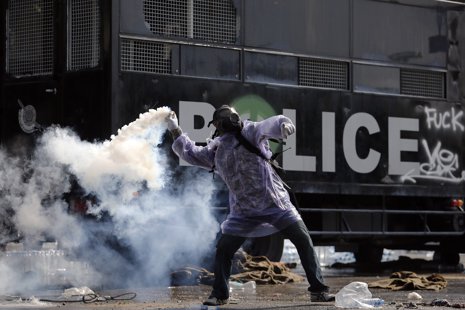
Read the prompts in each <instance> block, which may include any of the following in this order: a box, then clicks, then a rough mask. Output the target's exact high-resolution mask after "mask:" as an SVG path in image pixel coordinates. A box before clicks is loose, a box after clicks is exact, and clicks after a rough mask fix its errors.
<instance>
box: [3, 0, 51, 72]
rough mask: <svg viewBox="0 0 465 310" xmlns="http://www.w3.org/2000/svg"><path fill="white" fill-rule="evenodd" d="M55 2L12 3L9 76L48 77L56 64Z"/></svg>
mask: <svg viewBox="0 0 465 310" xmlns="http://www.w3.org/2000/svg"><path fill="white" fill-rule="evenodd" d="M53 4H54V1H53V0H34V1H31V0H9V1H8V12H7V64H6V65H7V69H6V70H7V72H8V73H9V74H11V75H13V76H15V77H21V76H30V75H48V74H52V72H53V63H54V50H53V45H54V37H55V33H54V28H53V22H54V16H53Z"/></svg>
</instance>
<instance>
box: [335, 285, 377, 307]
mask: <svg viewBox="0 0 465 310" xmlns="http://www.w3.org/2000/svg"><path fill="white" fill-rule="evenodd" d="M383 304H384V300H382V299H379V298H372V295H371V292H370V291H369V290H368V284H366V283H365V282H352V283H349V284H347V285H346V286H344V287H343V288H342V289H341V290H340V291H339V292H337V293H336V307H339V308H376V307H381V306H382V305H383Z"/></svg>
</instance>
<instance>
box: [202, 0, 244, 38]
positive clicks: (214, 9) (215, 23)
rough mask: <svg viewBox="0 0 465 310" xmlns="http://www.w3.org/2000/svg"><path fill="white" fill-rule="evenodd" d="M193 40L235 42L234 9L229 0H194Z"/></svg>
mask: <svg viewBox="0 0 465 310" xmlns="http://www.w3.org/2000/svg"><path fill="white" fill-rule="evenodd" d="M194 38H196V39H199V40H205V41H217V42H224V43H234V42H235V41H236V9H235V8H234V6H233V4H232V3H231V1H230V0H215V1H212V0H194Z"/></svg>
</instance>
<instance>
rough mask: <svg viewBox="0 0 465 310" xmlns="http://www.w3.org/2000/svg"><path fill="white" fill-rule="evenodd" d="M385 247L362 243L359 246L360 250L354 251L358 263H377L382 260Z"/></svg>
mask: <svg viewBox="0 0 465 310" xmlns="http://www.w3.org/2000/svg"><path fill="white" fill-rule="evenodd" d="M383 251H384V249H383V248H382V247H380V246H376V245H371V244H362V245H359V246H358V251H357V252H355V253H354V256H355V260H356V262H357V264H370V265H375V264H379V263H380V262H381V259H382V258H383Z"/></svg>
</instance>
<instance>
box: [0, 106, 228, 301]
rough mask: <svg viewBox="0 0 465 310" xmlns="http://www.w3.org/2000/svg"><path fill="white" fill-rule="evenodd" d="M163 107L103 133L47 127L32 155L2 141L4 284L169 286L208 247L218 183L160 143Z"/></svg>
mask: <svg viewBox="0 0 465 310" xmlns="http://www.w3.org/2000/svg"><path fill="white" fill-rule="evenodd" d="M169 112H170V110H169V108H167V107H163V108H159V109H157V110H150V111H148V112H146V113H144V114H141V115H140V116H139V118H138V119H137V120H135V121H134V122H132V123H130V124H128V125H126V126H124V127H123V128H121V129H120V130H119V131H118V133H117V135H115V136H112V137H111V138H110V139H109V140H107V141H104V142H95V143H90V142H86V141H82V140H81V139H80V138H79V137H78V136H77V135H76V134H75V133H74V132H72V131H71V130H69V129H66V128H60V127H50V128H48V129H46V130H45V132H44V133H43V134H42V136H41V137H40V139H39V140H38V142H37V146H36V148H35V150H34V153H33V156H32V157H29V158H26V157H25V158H19V157H12V156H8V155H7V152H6V151H5V150H0V171H1V174H2V178H0V195H1V197H2V199H1V201H0V218H1V220H0V242H1V244H3V245H6V251H5V252H4V255H2V256H1V257H0V273H1V274H2V277H1V278H0V291H1V292H11V291H16V292H21V291H22V290H29V289H34V288H37V287H40V286H44V285H47V284H48V285H53V284H63V285H69V286H82V285H86V286H99V287H101V286H106V287H109V286H116V287H124V286H129V285H132V286H134V285H149V284H150V285H167V284H168V283H169V280H170V277H169V273H170V272H171V271H172V270H173V269H175V268H179V267H183V266H185V265H187V264H189V265H191V264H197V263H199V261H200V259H201V258H202V257H204V256H205V254H206V253H207V252H208V251H211V250H212V244H213V241H214V239H215V237H216V234H217V232H218V230H219V225H218V223H217V221H216V219H215V218H214V216H213V215H212V214H211V208H210V206H211V203H212V197H213V195H214V192H215V185H214V183H213V182H212V177H211V175H209V174H208V173H207V172H206V171H205V172H204V171H201V170H199V169H197V168H194V167H191V168H188V169H179V168H178V167H177V165H173V161H172V160H171V161H170V156H171V155H169V152H170V151H171V150H170V148H167V147H165V148H163V147H160V145H161V143H162V142H163V141H162V140H163V137H164V134H165V131H166V125H165V122H164V119H165V117H166V116H167V115H168V113H169ZM18 242H19V243H18ZM15 247H16V248H15ZM60 281H62V282H60Z"/></svg>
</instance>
